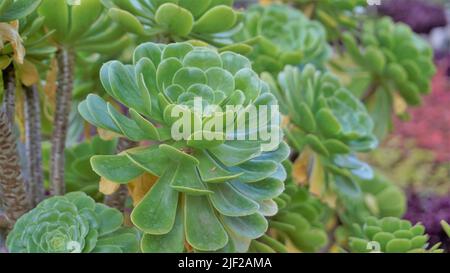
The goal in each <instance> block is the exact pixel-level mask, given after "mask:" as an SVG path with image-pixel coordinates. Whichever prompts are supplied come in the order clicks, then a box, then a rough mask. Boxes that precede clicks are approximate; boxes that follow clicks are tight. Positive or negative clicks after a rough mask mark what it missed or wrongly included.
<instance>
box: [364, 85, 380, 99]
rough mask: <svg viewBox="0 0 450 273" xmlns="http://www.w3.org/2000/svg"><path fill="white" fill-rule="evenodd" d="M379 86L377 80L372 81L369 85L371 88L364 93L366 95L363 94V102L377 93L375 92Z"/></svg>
mask: <svg viewBox="0 0 450 273" xmlns="http://www.w3.org/2000/svg"><path fill="white" fill-rule="evenodd" d="M378 87H379V85H378V83H377V82H372V83H371V84H370V85H369V88H368V89H367V90H366V93H364V95H363V96H362V98H361V100H362V101H363V102H366V101H367V100H368V99H369V98H370V97H372V96H373V95H374V94H375V92H377V89H378Z"/></svg>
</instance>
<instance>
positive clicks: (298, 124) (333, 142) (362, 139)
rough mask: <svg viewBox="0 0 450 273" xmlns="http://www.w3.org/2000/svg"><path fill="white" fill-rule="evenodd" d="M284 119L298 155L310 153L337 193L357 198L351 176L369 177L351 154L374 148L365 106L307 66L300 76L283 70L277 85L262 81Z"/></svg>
mask: <svg viewBox="0 0 450 273" xmlns="http://www.w3.org/2000/svg"><path fill="white" fill-rule="evenodd" d="M262 77H263V79H265V80H266V81H267V82H269V84H270V86H271V89H272V90H273V92H274V93H275V95H276V97H277V98H278V101H279V102H280V109H281V112H282V113H284V114H285V115H287V116H288V118H289V124H288V128H287V131H286V135H287V137H288V139H289V140H290V141H291V143H292V145H293V146H294V147H295V148H296V150H297V151H299V152H302V151H304V150H305V149H306V148H308V149H311V150H312V151H314V152H315V153H316V154H317V155H318V156H319V159H320V160H321V161H322V163H321V164H322V165H324V168H325V170H326V172H327V173H328V174H330V175H331V174H332V175H334V178H333V179H331V180H332V181H334V184H335V185H336V187H337V189H338V191H340V192H341V193H344V194H346V195H348V194H350V195H354V194H358V193H359V188H358V185H357V184H356V182H355V181H354V178H353V175H355V176H357V177H361V178H364V179H370V178H371V177H372V170H371V168H370V166H368V165H367V164H366V163H364V162H361V161H360V160H358V158H357V157H356V156H354V153H356V152H366V151H370V150H372V149H374V148H375V147H376V146H377V144H378V141H377V139H376V137H375V136H374V135H373V133H372V130H373V122H372V120H371V118H370V116H369V115H368V113H367V111H366V109H365V107H364V105H363V104H362V103H361V102H360V101H359V100H358V99H356V98H355V97H354V96H353V95H352V94H351V93H350V91H348V90H347V89H345V88H343V87H341V85H340V83H339V81H338V79H337V78H336V77H334V76H333V75H332V74H330V73H328V72H320V71H317V70H316V69H315V68H314V66H312V65H307V66H306V67H305V68H304V69H303V70H302V71H300V70H299V69H298V68H293V67H290V66H287V67H286V68H285V69H284V71H283V72H281V73H280V74H279V75H278V83H277V82H275V80H273V78H272V77H271V76H270V75H269V74H268V73H265V74H264V75H263V76H262Z"/></svg>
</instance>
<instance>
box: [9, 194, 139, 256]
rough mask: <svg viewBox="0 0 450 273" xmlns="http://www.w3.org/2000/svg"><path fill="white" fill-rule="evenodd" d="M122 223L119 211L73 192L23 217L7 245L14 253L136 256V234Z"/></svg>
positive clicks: (11, 233) (53, 199)
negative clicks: (123, 253) (132, 254)
mask: <svg viewBox="0 0 450 273" xmlns="http://www.w3.org/2000/svg"><path fill="white" fill-rule="evenodd" d="M122 223H123V216H122V214H121V213H120V211H118V210H116V209H113V208H109V207H107V206H105V205H103V204H99V203H95V201H94V199H92V198H91V197H89V196H87V195H86V194H85V193H83V192H71V193H68V194H66V195H64V196H55V197H51V198H48V199H46V200H44V201H42V202H41V203H40V204H38V205H37V207H36V208H34V209H32V210H31V211H29V212H28V213H26V214H24V215H23V216H22V217H20V218H19V220H18V221H17V222H16V224H15V225H14V228H13V230H12V231H11V232H10V233H9V235H8V239H7V241H6V245H7V247H8V250H9V251H10V252H13V253H17V252H19V253H81V252H82V253H90V252H91V253H95V252H97V253H98V252H113V253H122V252H137V251H138V250H139V234H138V232H137V230H136V229H134V228H125V227H121V226H122Z"/></svg>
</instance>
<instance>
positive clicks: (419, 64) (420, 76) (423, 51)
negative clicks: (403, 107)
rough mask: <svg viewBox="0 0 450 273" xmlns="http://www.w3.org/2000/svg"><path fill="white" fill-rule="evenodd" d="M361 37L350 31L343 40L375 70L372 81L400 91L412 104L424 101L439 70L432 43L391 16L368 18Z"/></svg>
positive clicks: (357, 57) (360, 62)
mask: <svg viewBox="0 0 450 273" xmlns="http://www.w3.org/2000/svg"><path fill="white" fill-rule="evenodd" d="M357 38H359V39H360V40H361V45H358V43H357V40H356V39H357ZM357 38H356V37H354V36H352V35H351V34H349V33H346V34H345V35H344V36H343V42H344V44H345V47H346V48H347V50H348V53H349V54H350V55H351V57H352V58H353V60H354V61H355V62H356V63H357V64H358V65H360V66H362V67H364V68H365V69H366V70H367V71H369V72H370V73H371V75H372V84H374V85H375V86H383V87H384V88H385V89H387V90H388V91H389V92H398V94H399V95H400V96H401V97H402V98H403V99H404V100H405V101H406V102H407V103H408V104H409V105H417V104H420V102H421V95H423V94H426V93H427V92H428V91H429V90H430V80H431V77H432V76H433V74H434V73H435V67H434V64H433V59H432V56H433V53H432V49H431V47H430V45H429V44H427V42H426V41H424V40H423V39H422V38H420V37H419V36H418V35H417V34H414V33H413V32H412V30H411V29H410V28H409V27H408V26H406V25H404V24H401V23H394V22H393V21H392V20H391V19H390V18H387V17H386V18H381V19H377V20H369V21H367V22H365V23H364V26H363V30H362V33H361V35H360V37H357Z"/></svg>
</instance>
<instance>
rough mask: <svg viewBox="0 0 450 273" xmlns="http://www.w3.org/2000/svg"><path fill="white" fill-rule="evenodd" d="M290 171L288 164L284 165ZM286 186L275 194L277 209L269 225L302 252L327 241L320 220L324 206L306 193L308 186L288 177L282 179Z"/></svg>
mask: <svg viewBox="0 0 450 273" xmlns="http://www.w3.org/2000/svg"><path fill="white" fill-rule="evenodd" d="M286 169H287V170H288V171H291V169H290V168H289V167H287V168H286ZM285 183H286V190H285V192H283V194H282V195H281V196H280V197H279V198H278V199H281V200H278V199H276V200H278V204H279V207H280V211H279V213H278V214H277V215H275V216H274V217H272V218H271V220H270V226H271V227H272V229H273V230H276V232H277V236H276V237H275V238H278V239H279V240H280V241H282V242H284V243H286V242H287V241H289V242H291V243H292V244H293V245H294V246H295V247H296V248H297V249H298V250H300V251H302V252H316V251H318V250H320V249H321V248H323V247H324V246H325V245H326V244H327V243H328V235H327V231H326V229H325V224H324V220H325V219H326V216H327V207H326V205H325V204H323V203H322V202H321V201H320V200H319V199H318V198H316V197H314V196H312V195H311V194H310V193H309V190H308V188H306V187H299V186H298V185H296V184H295V183H294V181H293V180H292V177H288V179H287V180H286V182H285Z"/></svg>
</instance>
